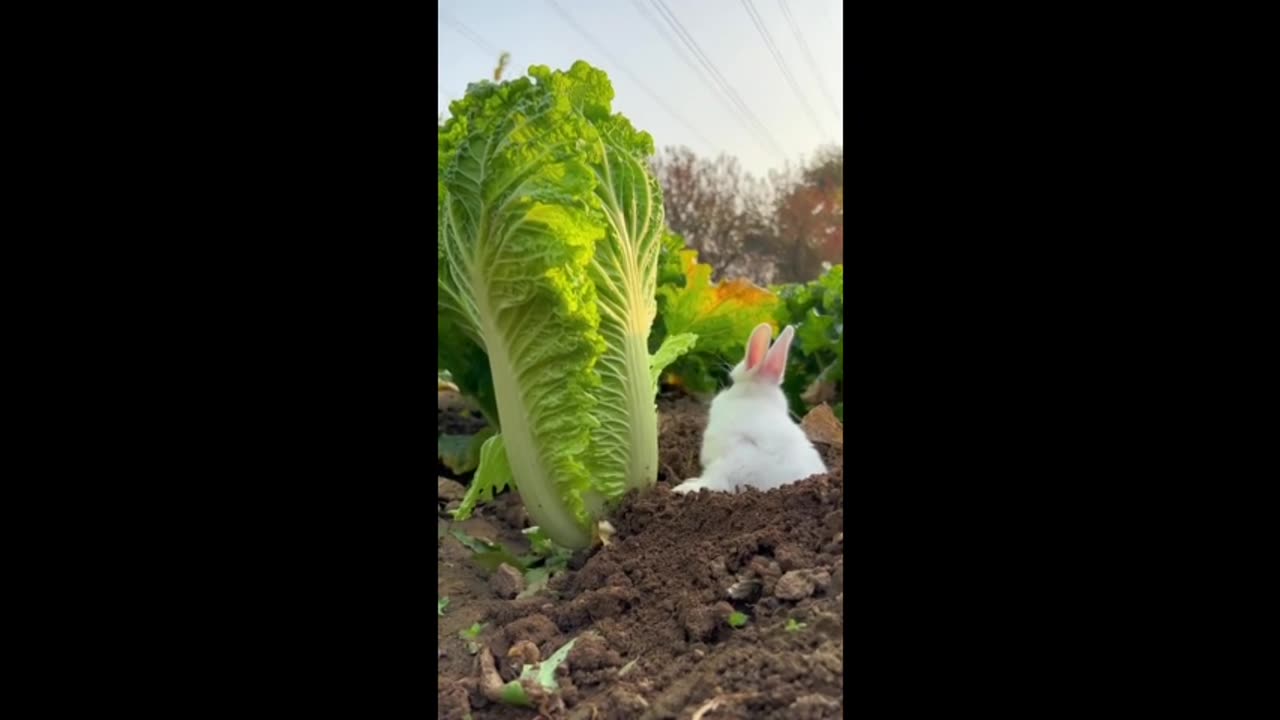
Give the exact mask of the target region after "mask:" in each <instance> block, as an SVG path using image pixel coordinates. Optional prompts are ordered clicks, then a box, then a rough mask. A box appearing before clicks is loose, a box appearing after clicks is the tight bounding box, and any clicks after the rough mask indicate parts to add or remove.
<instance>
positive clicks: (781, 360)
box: [760, 325, 796, 383]
mask: <svg viewBox="0 0 1280 720" xmlns="http://www.w3.org/2000/svg"><path fill="white" fill-rule="evenodd" d="M795 336H796V331H795V328H793V327H791V326H790V325H788V326H787V327H786V328H785V329H784V330H783V331H782V334H781V335H779V336H778V340H777V341H776V342H775V343H773V347H771V348H769V353H768V354H767V355H765V356H764V362H762V363H761V364H760V377H762V378H766V379H768V380H771V381H773V382H776V383H780V382H782V376H783V374H784V373H786V370H787V351H788V350H790V349H791V339H792V338H794V337H795Z"/></svg>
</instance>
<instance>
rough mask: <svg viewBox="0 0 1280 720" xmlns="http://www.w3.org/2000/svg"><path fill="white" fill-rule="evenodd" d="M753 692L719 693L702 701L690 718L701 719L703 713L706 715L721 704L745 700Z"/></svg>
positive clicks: (752, 694)
mask: <svg viewBox="0 0 1280 720" xmlns="http://www.w3.org/2000/svg"><path fill="white" fill-rule="evenodd" d="M755 694H756V693H734V694H732V695H720V696H718V697H713V698H711V699H710V700H708V701H706V702H705V703H703V704H702V707H700V708H698V709H697V710H696V711H694V713H693V718H692V719H691V720H702V716H703V715H706V714H707V713H709V712H711V711H712V710H715V709H716V708H718V707H721V706H722V705H728V704H729V703H730V702H733V701H736V700H745V699H747V698H749V697H753V696H755Z"/></svg>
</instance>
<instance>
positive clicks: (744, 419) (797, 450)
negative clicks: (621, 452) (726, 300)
mask: <svg viewBox="0 0 1280 720" xmlns="http://www.w3.org/2000/svg"><path fill="white" fill-rule="evenodd" d="M771 334H772V329H771V328H770V327H769V326H768V325H767V324H764V325H760V326H758V327H756V329H755V331H754V332H752V333H751V339H750V340H748V341H747V353H746V357H745V358H743V360H742V362H740V363H738V366H737V367H735V368H734V369H733V371H732V372H731V373H729V377H731V378H732V379H733V385H732V386H731V387H729V388H728V389H726V390H724V391H722V392H721V393H720V394H719V395H717V396H716V398H715V400H713V401H712V402H711V418H710V419H709V420H708V421H707V431H706V433H705V434H704V435H703V437H702V456H701V460H702V477H699V478H693V479H690V480H685V481H684V482H682V483H680V484H679V485H678V486H676V487H675V492H679V493H686V492H692V491H696V490H702V489H704V488H705V489H707V490H714V491H720V492H729V491H734V490H738V489H740V488H743V487H753V488H758V489H760V490H769V489H771V488H776V487H781V486H783V485H787V484H789V483H793V482H796V481H797V480H803V479H805V478H807V477H809V476H810V475H815V474H818V473H825V472H827V467H826V465H824V464H823V462H822V458H821V457H820V456H819V455H818V451H817V450H815V449H814V447H813V444H812V443H810V442H809V438H807V437H805V434H804V431H803V430H801V429H800V427H799V426H798V425H796V424H795V423H794V422H792V420H791V416H790V414H788V412H787V398H786V396H785V395H783V394H782V388H781V385H782V377H783V372H784V371H785V370H786V367H787V351H788V350H789V349H790V347H791V339H792V338H793V337H795V334H796V331H795V328H792V327H791V326H787V328H786V329H785V330H783V331H782V333H781V334H780V335H778V341H777V342H775V343H774V344H773V347H772V348H770V347H769V336H770V335H771Z"/></svg>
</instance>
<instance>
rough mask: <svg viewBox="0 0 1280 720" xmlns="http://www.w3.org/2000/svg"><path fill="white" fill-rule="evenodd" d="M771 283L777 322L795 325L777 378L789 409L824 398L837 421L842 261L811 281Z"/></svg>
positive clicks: (841, 374)
mask: <svg viewBox="0 0 1280 720" xmlns="http://www.w3.org/2000/svg"><path fill="white" fill-rule="evenodd" d="M773 289H774V290H775V292H777V294H778V297H779V298H781V300H782V302H781V304H780V306H779V307H778V309H777V314H776V315H775V318H776V320H777V322H778V324H779V325H794V326H795V328H796V339H795V342H794V343H792V345H791V355H790V359H789V360H788V364H787V373H786V376H785V378H784V379H783V383H782V389H783V391H784V392H785V393H786V395H787V399H788V401H789V402H790V404H791V409H792V411H793V412H795V413H796V414H797V415H803V414H804V413H805V412H806V411H807V409H808V408H809V407H810V406H814V405H818V404H819V403H822V402H826V403H828V404H830V405H831V406H832V410H833V411H834V412H835V415H836V417H837V418H839V419H840V421H841V422H843V421H844V266H843V265H834V266H832V267H831V268H830V269H829V270H827V271H826V272H825V273H823V274H822V276H821V277H819V278H818V279H817V280H814V281H813V282H809V283H796V284H792V285H780V286H776V287H775V288H773Z"/></svg>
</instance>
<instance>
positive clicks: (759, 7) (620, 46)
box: [436, 0, 844, 177]
mask: <svg viewBox="0 0 1280 720" xmlns="http://www.w3.org/2000/svg"><path fill="white" fill-rule="evenodd" d="M557 6H558V7H560V8H562V9H563V10H564V11H565V12H566V13H567V14H568V15H569V17H570V18H572V20H573V22H576V23H577V25H579V26H580V27H582V28H583V29H584V30H586V31H587V32H588V33H589V34H590V35H591V37H592V39H594V40H595V41H596V44H598V45H601V46H603V50H601V49H600V48H598V47H596V45H593V44H592V43H591V42H589V41H588V40H586V39H584V38H583V37H582V35H581V34H579V33H578V32H577V30H575V29H574V28H573V27H572V26H571V25H570V24H569V23H568V22H567V21H566V20H565V19H564V18H563V17H562V16H561V15H560V14H559V13H557V11H556V9H555V8H556V7H557ZM664 7H665V8H666V9H669V10H670V11H671V12H672V13H673V14H674V16H675V18H676V19H677V20H679V22H680V24H681V25H682V26H683V29H684V30H685V31H686V32H687V33H688V34H689V36H691V37H692V39H693V41H694V42H695V43H696V44H697V47H698V48H699V49H700V50H701V52H702V54H703V56H704V57H706V58H709V60H710V62H711V64H712V65H713V66H714V67H715V69H716V70H717V71H719V74H720V75H721V76H722V77H723V78H724V80H725V81H727V83H728V85H729V87H730V88H731V89H732V90H733V91H734V92H735V93H736V94H737V97H738V99H740V100H741V102H742V103H743V104H744V105H745V106H746V108H747V109H748V110H749V111H750V113H752V114H754V116H755V117H756V118H757V119H758V121H759V122H760V124H762V125H763V127H764V131H765V133H766V134H767V135H768V136H769V137H771V138H772V141H770V140H768V139H763V138H762V137H761V133H759V132H758V131H757V132H753V131H751V130H749V129H748V128H747V127H744V123H743V121H742V120H740V119H739V118H741V117H743V115H742V113H740V112H738V111H737V110H736V109H735V107H736V106H735V105H734V104H733V103H732V101H731V100H729V99H727V98H724V97H722V93H721V92H720V91H719V90H717V89H715V88H716V87H717V85H716V83H715V80H714V75H712V74H711V73H709V72H708V71H707V70H706V69H704V67H703V65H702V64H701V63H700V62H699V61H698V59H697V56H696V55H694V54H693V53H691V52H690V51H689V50H688V49H687V48H686V46H685V44H684V43H683V42H682V41H681V39H680V36H679V35H678V34H677V33H675V32H673V31H672V30H671V28H670V27H669V26H668V24H667V22H666V21H665V20H664V18H663V12H664V11H663V8H664ZM749 8H750V10H754V11H755V13H756V17H758V18H759V20H760V21H761V24H762V25H763V26H764V28H765V30H767V31H768V34H769V36H770V38H771V39H772V41H773V43H774V46H775V48H776V50H777V52H778V54H779V55H780V56H781V58H782V63H783V67H785V68H787V69H788V70H789V71H790V73H791V76H792V77H793V78H794V80H795V84H796V85H797V86H798V87H799V89H800V97H803V98H804V100H803V101H802V100H801V99H800V97H797V94H796V92H795V90H793V89H792V87H791V84H790V83H789V82H788V81H787V78H786V76H785V75H784V74H783V71H782V70H781V69H779V65H778V63H777V62H776V61H775V60H774V56H773V54H772V53H771V52H770V50H769V46H768V45H767V44H766V42H765V40H764V38H762V37H761V34H760V31H759V30H757V28H756V24H755V23H754V22H753V19H752V14H751V12H750V10H749ZM784 8H785V9H786V10H789V11H790V16H791V19H792V20H793V21H794V23H795V26H796V28H797V29H798V30H799V33H800V37H801V38H802V39H803V42H804V45H803V46H802V45H801V44H800V43H799V42H798V41H797V39H796V35H795V33H794V32H793V31H792V26H791V24H789V23H788V21H787V15H786V14H785V13H784ZM438 18H439V19H438V31H439V36H440V57H439V83H440V84H439V92H438V95H437V99H436V100H437V104H438V110H439V112H440V113H443V114H444V115H445V117H448V112H449V111H448V105H449V101H450V100H454V99H458V98H460V97H462V95H463V94H464V93H465V91H466V87H467V83H469V82H474V81H476V80H480V79H492V77H493V69H494V68H495V67H496V66H497V64H498V54H497V51H501V50H506V51H508V52H510V53H511V62H510V64H509V65H508V66H507V71H506V72H505V73H504V75H503V78H504V79H511V78H513V77H518V76H521V75H524V74H525V72H526V70H527V69H528V67H529V66H530V65H548V66H550V67H551V68H553V69H561V70H566V69H568V68H569V66H570V65H572V64H573V62H574V61H575V60H579V59H581V60H586V61H587V62H589V63H591V64H592V65H594V66H596V67H599V68H601V69H603V70H604V71H605V72H607V73H609V79H610V80H611V81H612V82H613V89H614V94H615V97H614V101H613V109H614V111H615V112H621V113H622V114H624V115H626V116H627V117H628V118H629V119H630V120H631V122H632V123H634V124H635V125H636V127H638V128H640V129H642V130H647V131H648V132H649V134H651V135H653V138H654V144H655V145H656V146H657V147H658V148H659V149H661V148H663V147H666V146H668V145H687V146H688V147H690V148H692V149H693V151H694V152H696V153H697V154H699V155H703V156H708V157H710V156H714V155H717V154H719V153H721V152H725V153H728V154H730V155H734V156H736V157H737V158H738V160H739V161H740V162H741V163H742V166H743V168H744V169H745V170H747V171H748V172H751V173H752V174H754V175H756V176H757V177H760V176H763V175H764V174H765V173H766V171H768V170H769V169H770V168H779V167H781V166H782V164H783V162H784V161H785V160H790V161H792V162H793V163H794V162H796V161H798V160H799V159H800V157H801V156H808V155H811V154H812V153H813V151H814V150H815V149H816V148H817V147H818V146H819V145H823V144H829V143H836V144H843V140H844V137H843V131H842V129H841V122H840V117H842V114H843V112H844V96H843V92H842V86H843V84H844V71H843V55H844V37H843V35H844V33H843V31H842V29H841V25H842V23H843V19H844V18H843V10H842V8H841V3H840V2H839V0H440V8H439V16H438ZM655 24H657V25H658V26H659V27H661V28H662V34H660V33H659V30H658V29H657V28H655ZM459 26H460V27H459ZM672 43H674V44H675V46H676V47H677V48H679V52H678V53H677V51H676V50H673V49H672ZM805 47H807V49H808V52H809V56H811V57H812V61H813V63H814V64H816V66H817V68H818V70H819V71H820V77H821V81H819V79H818V77H816V76H815V73H814V71H813V65H811V63H810V60H809V59H808V58H807V57H806V54H805V51H804V49H803V48H805ZM686 59H687V60H688V62H686ZM691 65H692V67H691ZM636 77H638V78H639V82H637V81H636V79H635V78H636ZM703 78H706V80H705V81H704V79H703ZM708 81H709V82H708ZM824 86H825V88H826V91H827V92H826V94H824V92H823V87H824ZM646 88H647V90H648V91H649V92H652V93H654V94H655V95H657V96H658V98H659V99H660V100H661V102H659V101H657V100H654V99H653V97H652V96H651V95H650V94H649V92H646ZM805 102H807V104H808V107H809V108H811V110H812V112H811V113H810V112H809V111H807V110H806V109H805ZM664 103H665V105H666V106H667V107H666V108H664V107H663V105H664ZM833 105H834V108H833V107H832V106H833ZM668 108H669V109H670V110H671V111H674V116H673V112H669V111H668ZM837 112H839V113H840V115H837ZM675 116H678V117H679V119H677V117H675ZM815 120H816V122H815ZM686 124H687V126H686ZM748 126H750V121H748ZM772 143H776V144H777V146H778V147H777V148H776V149H775V148H774V146H773V144H772Z"/></svg>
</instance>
